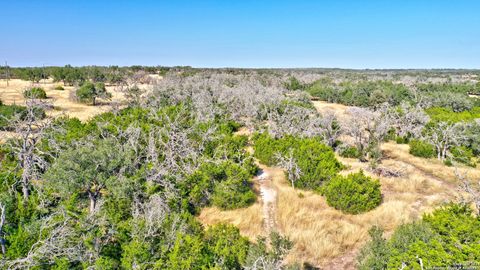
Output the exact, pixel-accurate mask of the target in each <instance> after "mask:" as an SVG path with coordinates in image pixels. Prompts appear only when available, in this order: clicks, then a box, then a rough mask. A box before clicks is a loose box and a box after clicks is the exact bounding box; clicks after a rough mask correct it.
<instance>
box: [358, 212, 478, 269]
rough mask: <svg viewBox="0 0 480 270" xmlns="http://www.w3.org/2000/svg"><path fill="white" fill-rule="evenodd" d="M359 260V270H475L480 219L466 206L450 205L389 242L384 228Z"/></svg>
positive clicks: (404, 227) (406, 227)
mask: <svg viewBox="0 0 480 270" xmlns="http://www.w3.org/2000/svg"><path fill="white" fill-rule="evenodd" d="M370 236H371V241H370V242H369V243H367V244H366V245H365V247H363V249H362V250H361V252H360V254H359V257H358V269H361V270H363V269H365V270H367V269H368V270H372V269H373V270H375V269H379V270H380V269H401V268H404V269H429V268H439V267H444V268H449V267H450V268H463V269H469V268H472V269H475V268H477V267H478V262H479V261H480V218H479V217H478V216H476V215H474V214H473V213H472V210H471V209H470V208H469V207H468V206H466V205H458V204H450V205H447V206H444V207H442V208H440V209H437V210H435V211H433V213H431V214H427V215H425V216H424V217H423V218H422V220H419V221H415V222H413V223H408V224H405V225H402V226H400V227H399V228H397V229H396V230H395V232H394V233H393V235H392V236H391V237H390V238H389V239H388V240H386V239H385V238H384V237H383V231H382V229H381V228H378V227H373V228H372V229H371V230H370Z"/></svg>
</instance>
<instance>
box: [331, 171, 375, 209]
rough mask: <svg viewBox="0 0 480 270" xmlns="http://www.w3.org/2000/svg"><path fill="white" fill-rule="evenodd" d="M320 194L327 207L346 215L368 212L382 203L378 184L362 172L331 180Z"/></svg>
mask: <svg viewBox="0 0 480 270" xmlns="http://www.w3.org/2000/svg"><path fill="white" fill-rule="evenodd" d="M321 192H322V194H323V195H324V196H325V198H326V199H327V203H328V205H330V206H332V207H333V208H335V209H338V210H341V211H343V212H345V213H348V214H359V213H363V212H367V211H370V210H372V209H374V208H375V207H377V206H378V205H380V203H381V202H382V194H381V192H380V183H379V182H378V180H373V179H371V178H370V177H368V176H366V175H365V174H364V173H363V172H362V171H360V172H358V173H352V174H349V175H347V176H340V175H339V176H337V177H335V178H333V179H331V180H330V181H328V182H327V183H326V184H325V186H324V187H323V188H322V191H321Z"/></svg>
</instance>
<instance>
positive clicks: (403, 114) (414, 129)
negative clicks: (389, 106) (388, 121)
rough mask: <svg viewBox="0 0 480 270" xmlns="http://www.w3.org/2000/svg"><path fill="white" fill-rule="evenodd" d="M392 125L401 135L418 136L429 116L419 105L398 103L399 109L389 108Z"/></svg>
mask: <svg viewBox="0 0 480 270" xmlns="http://www.w3.org/2000/svg"><path fill="white" fill-rule="evenodd" d="M391 115H392V117H393V119H392V121H393V127H394V128H395V129H396V132H397V135H398V136H401V137H405V136H408V135H410V136H412V137H414V138H419V137H420V136H421V135H422V131H423V129H424V128H425V125H426V124H427V123H428V121H429V120H430V118H429V117H428V115H427V114H426V113H425V111H424V110H423V109H422V108H421V107H420V106H415V107H414V106H412V105H410V104H409V103H407V102H403V103H402V104H401V105H400V110H391Z"/></svg>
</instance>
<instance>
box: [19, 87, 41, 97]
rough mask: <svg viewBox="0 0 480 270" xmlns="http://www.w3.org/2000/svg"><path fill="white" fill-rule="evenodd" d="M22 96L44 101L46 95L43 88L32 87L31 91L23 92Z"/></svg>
mask: <svg viewBox="0 0 480 270" xmlns="http://www.w3.org/2000/svg"><path fill="white" fill-rule="evenodd" d="M23 96H24V97H25V98H39V99H46V98H47V93H45V90H43V88H40V87H33V88H31V89H28V90H25V91H24V92H23Z"/></svg>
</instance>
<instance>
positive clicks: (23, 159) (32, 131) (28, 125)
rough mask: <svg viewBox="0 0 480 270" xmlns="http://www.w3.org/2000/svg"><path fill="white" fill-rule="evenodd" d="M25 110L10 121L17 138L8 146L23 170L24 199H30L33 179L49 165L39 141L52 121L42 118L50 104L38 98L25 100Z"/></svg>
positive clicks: (21, 178) (21, 179)
mask: <svg viewBox="0 0 480 270" xmlns="http://www.w3.org/2000/svg"><path fill="white" fill-rule="evenodd" d="M25 106H26V109H25V112H24V113H22V114H17V115H16V117H15V118H14V119H12V121H11V122H10V126H12V127H13V128H14V132H15V133H16V134H17V135H18V137H17V138H15V139H13V140H9V141H8V144H7V145H8V147H9V148H10V149H11V152H12V153H15V154H16V159H17V160H18V163H19V164H18V167H17V168H18V169H19V170H21V177H20V184H21V186H22V193H23V199H24V201H25V202H26V201H28V198H29V194H30V188H31V181H32V179H35V178H36V177H38V176H39V173H40V171H41V170H44V169H45V168H46V166H47V162H46V161H45V159H44V155H43V154H44V153H41V152H40V149H39V148H38V143H39V142H40V141H41V139H42V138H43V136H44V131H45V129H46V128H47V127H49V126H50V121H49V120H48V119H47V120H42V119H41V118H42V114H43V113H44V110H45V109H46V108H47V107H48V104H47V103H45V102H43V101H40V100H37V99H32V98H30V99H27V100H26V101H25Z"/></svg>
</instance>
